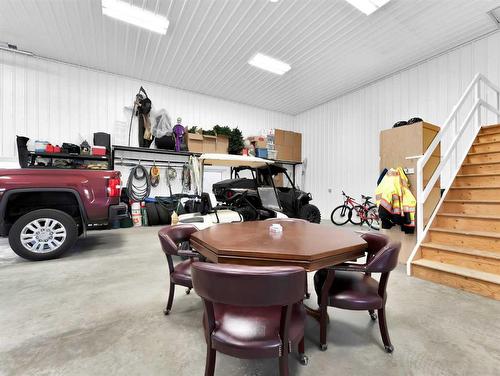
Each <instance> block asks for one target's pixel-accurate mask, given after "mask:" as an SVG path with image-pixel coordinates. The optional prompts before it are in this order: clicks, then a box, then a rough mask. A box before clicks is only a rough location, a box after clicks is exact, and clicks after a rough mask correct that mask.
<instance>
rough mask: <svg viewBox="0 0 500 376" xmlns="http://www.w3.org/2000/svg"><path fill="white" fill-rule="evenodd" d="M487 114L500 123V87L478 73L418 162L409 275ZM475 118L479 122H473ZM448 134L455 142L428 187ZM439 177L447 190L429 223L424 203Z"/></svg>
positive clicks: (450, 139)
mask: <svg viewBox="0 0 500 376" xmlns="http://www.w3.org/2000/svg"><path fill="white" fill-rule="evenodd" d="M488 91H490V93H491V92H492V93H493V94H494V95H493V99H494V104H493V105H492V104H490V103H489V101H488V97H490V95H488V94H489V92H488ZM471 94H473V95H474V97H473V104H472V106H471V107H470V110H469V111H468V112H467V115H466V116H465V118H464V121H463V122H462V125H461V127H460V128H459V127H458V125H459V122H458V117H459V114H460V111H461V110H466V109H467V108H466V107H465V106H466V105H467V104H468V103H467V99H468V98H469V97H470V96H471ZM483 97H486V99H483ZM483 113H491V114H493V115H495V117H496V119H497V124H500V88H498V87H497V86H496V85H494V84H493V83H492V82H491V81H490V80H488V79H487V78H486V77H485V76H483V75H482V74H480V73H478V74H476V75H475V76H474V79H473V80H472V82H471V83H470V84H469V86H467V89H466V90H465V92H464V93H463V95H462V96H461V97H460V100H459V101H458V103H457V104H456V105H455V107H454V108H453V111H452V112H451V114H450V115H449V116H448V118H447V119H446V121H445V123H444V124H443V126H442V127H441V130H440V131H439V133H438V134H437V135H436V137H435V138H434V140H433V141H432V143H431V144H430V145H429V148H428V149H427V150H426V152H425V154H424V155H422V156H421V157H420V158H419V160H418V162H417V168H416V171H415V173H416V174H417V184H416V185H417V186H416V191H417V197H416V199H417V212H416V220H417V223H416V231H417V243H416V246H415V248H414V249H413V252H412V253H411V255H410V257H409V258H408V261H407V264H406V270H407V273H408V275H410V274H411V263H412V261H413V259H414V258H415V256H416V254H417V251H418V249H419V248H420V244H421V243H422V242H423V240H424V239H425V236H426V235H427V231H428V230H429V227H430V225H431V223H432V221H433V220H434V217H435V216H436V214H437V212H438V211H439V207H440V206H441V204H442V202H443V200H444V198H445V197H446V194H447V193H448V191H449V189H450V187H451V184H452V183H453V180H454V178H455V176H456V175H457V173H458V171H459V170H460V168H461V166H462V163H463V161H464V160H465V158H466V157H467V154H468V152H469V149H470V148H471V147H472V144H473V143H474V140H475V139H476V136H477V134H478V133H479V130H480V129H481V126H482V121H483V119H482V115H483ZM474 119H475V121H473V120H474ZM466 130H469V131H470V132H466ZM449 131H451V132H452V133H451V137H450V136H447V134H446V132H449ZM446 137H448V140H449V141H451V144H450V146H449V147H448V148H447V150H446V152H445V153H444V154H443V156H442V159H441V160H440V163H439V165H438V166H437V168H436V170H435V171H434V173H433V174H432V176H431V178H430V179H429V181H428V182H427V185H426V186H425V187H424V178H423V169H424V167H425V165H426V163H427V162H428V161H429V159H430V158H431V156H432V154H433V153H434V151H435V150H436V148H437V146H438V145H440V144H442V143H443V141H445V138H446ZM447 171H451V176H450V178H449V179H448V180H446V179H443V175H444V174H445V173H446V172H447ZM439 178H441V189H444V193H443V194H442V196H441V199H440V200H439V202H438V204H437V206H436V208H435V209H434V210H433V212H432V215H431V216H430V218H429V220H428V222H427V225H425V224H424V204H425V201H426V200H427V198H428V197H429V195H430V193H431V191H432V189H433V187H434V186H435V185H436V182H437V181H438V179H439Z"/></svg>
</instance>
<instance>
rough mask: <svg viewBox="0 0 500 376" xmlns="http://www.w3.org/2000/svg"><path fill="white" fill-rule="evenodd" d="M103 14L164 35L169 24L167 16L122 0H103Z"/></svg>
mask: <svg viewBox="0 0 500 376" xmlns="http://www.w3.org/2000/svg"><path fill="white" fill-rule="evenodd" d="M102 14H103V15H105V16H108V17H112V18H115V19H117V20H120V21H123V22H127V23H129V24H132V25H135V26H138V27H142V28H144V29H147V30H151V31H153V32H155V33H158V34H163V35H165V34H166V33H167V29H168V24H169V22H168V20H167V17H164V16H162V15H159V14H155V13H153V12H150V11H148V10H144V9H142V8H139V7H136V6H134V5H130V4H128V3H126V2H124V1H120V0H102Z"/></svg>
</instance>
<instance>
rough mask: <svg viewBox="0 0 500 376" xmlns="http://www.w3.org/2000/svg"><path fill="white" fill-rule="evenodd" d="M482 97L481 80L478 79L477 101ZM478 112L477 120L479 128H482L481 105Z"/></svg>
mask: <svg viewBox="0 0 500 376" xmlns="http://www.w3.org/2000/svg"><path fill="white" fill-rule="evenodd" d="M480 99H481V80H478V81H477V83H476V102H477V101H479V100H480ZM476 111H477V114H476V121H477V128H476V129H478V130H479V129H480V128H481V105H479V106H478V108H477V110H476Z"/></svg>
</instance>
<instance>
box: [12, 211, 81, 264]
mask: <svg viewBox="0 0 500 376" xmlns="http://www.w3.org/2000/svg"><path fill="white" fill-rule="evenodd" d="M77 239H78V225H77V223H76V222H75V220H74V219H73V218H72V217H71V216H70V215H68V214H66V213H65V212H62V211H60V210H55V209H40V210H34V211H32V212H29V213H27V214H25V215H23V216H22V217H20V218H19V219H18V220H17V221H16V222H15V223H14V224H13V225H12V227H11V229H10V231H9V245H10V247H11V248H12V250H13V251H14V252H15V253H17V254H18V255H19V256H21V257H23V258H25V259H28V260H32V261H42V260H50V259H54V258H57V257H59V256H61V255H62V254H63V253H64V252H66V251H67V250H69V249H70V248H71V247H72V246H73V245H74V244H75V242H76V240H77Z"/></svg>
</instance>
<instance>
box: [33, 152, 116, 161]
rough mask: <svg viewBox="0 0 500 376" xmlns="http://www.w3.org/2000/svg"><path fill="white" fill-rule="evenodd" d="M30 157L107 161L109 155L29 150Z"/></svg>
mask: <svg viewBox="0 0 500 376" xmlns="http://www.w3.org/2000/svg"><path fill="white" fill-rule="evenodd" d="M30 155H31V156H32V157H40V158H50V159H80V160H82V159H84V160H97V161H107V160H108V159H109V155H82V154H68V153H45V152H43V153H42V152H36V151H35V152H30Z"/></svg>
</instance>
